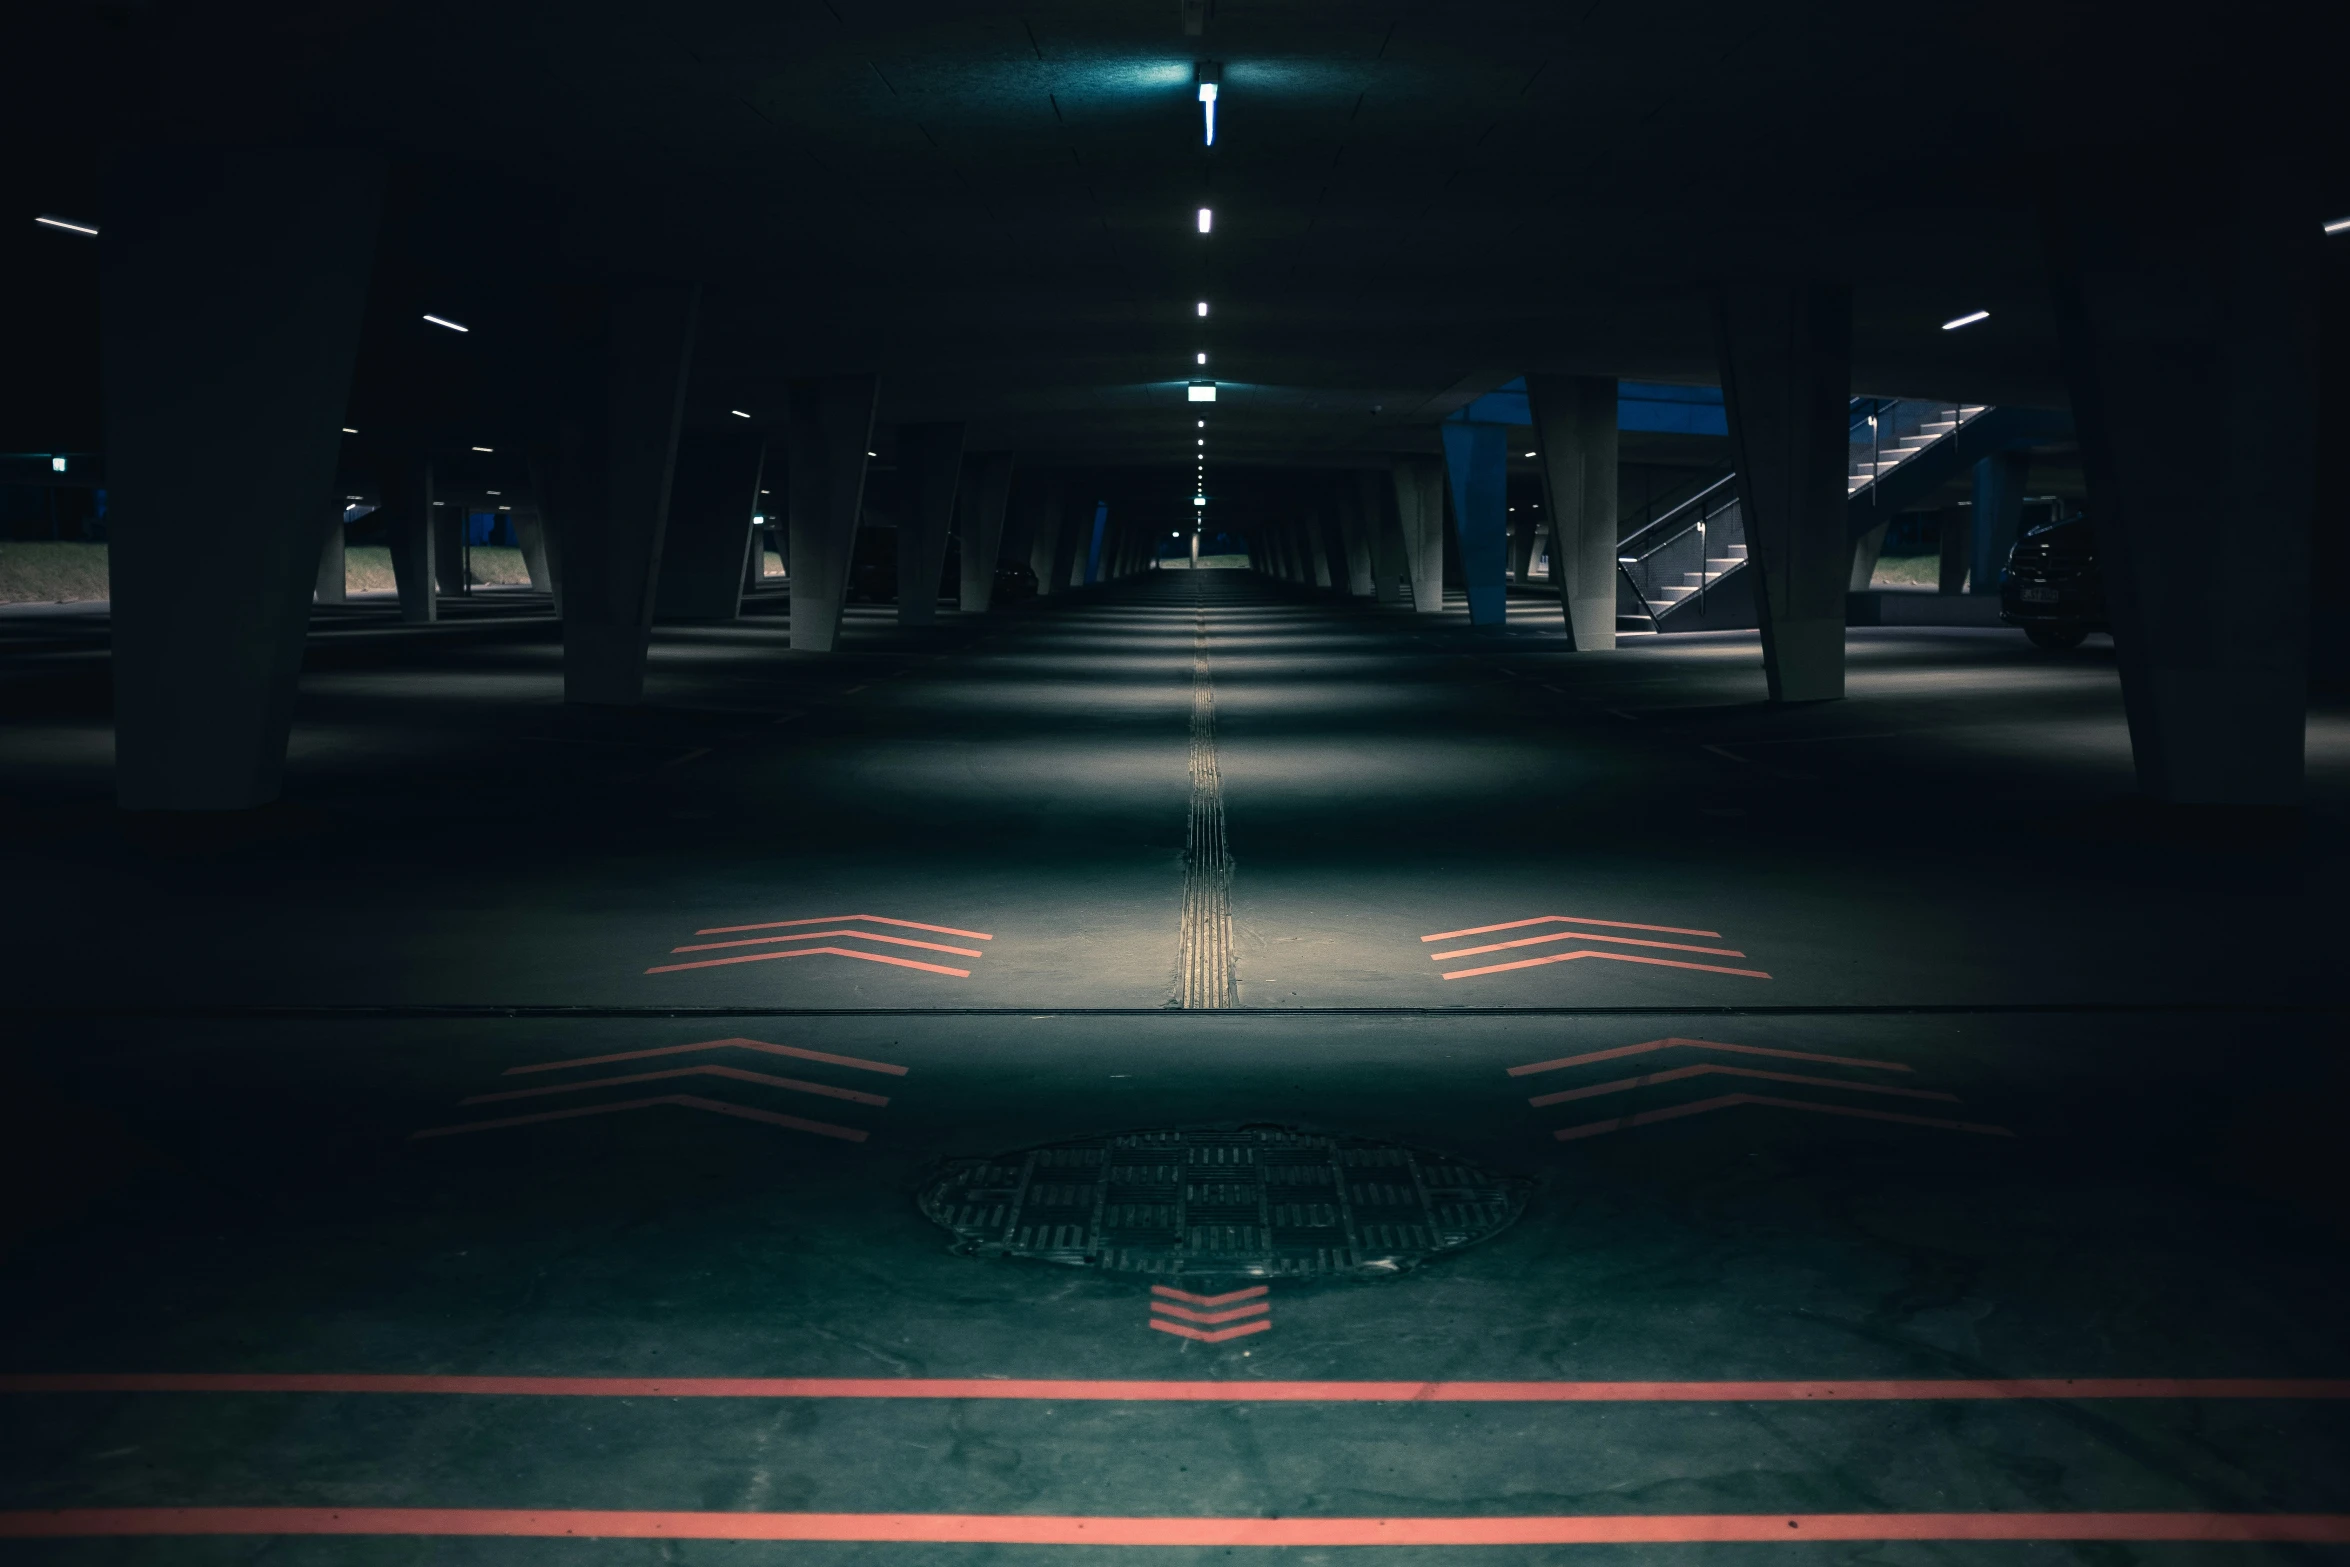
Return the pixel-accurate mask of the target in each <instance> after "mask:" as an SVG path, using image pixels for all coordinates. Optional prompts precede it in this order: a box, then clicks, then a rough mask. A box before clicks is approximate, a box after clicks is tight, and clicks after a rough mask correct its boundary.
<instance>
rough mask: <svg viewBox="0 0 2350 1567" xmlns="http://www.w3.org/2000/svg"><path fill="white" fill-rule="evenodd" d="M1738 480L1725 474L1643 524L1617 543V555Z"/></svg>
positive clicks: (1674, 537)
mask: <svg viewBox="0 0 2350 1567" xmlns="http://www.w3.org/2000/svg"><path fill="white" fill-rule="evenodd" d="M1737 478H1738V475H1737V474H1735V473H1725V474H1723V475H1722V476H1721V477H1720V478H1718V479H1716V480H1714V482H1713V483H1711V484H1709V485H1707V486H1706V487H1705V488H1704V489H1702V490H1699V491H1698V492H1697V493H1696V494H1695V495H1692V496H1690V497H1689V498H1688V499H1687V500H1685V501H1683V502H1681V504H1680V505H1678V506H1675V507H1674V508H1673V509H1672V510H1671V511H1668V512H1666V513H1665V514H1664V515H1663V516H1661V517H1659V518H1657V519H1656V520H1655V521H1654V522H1647V523H1642V524H1641V525H1640V526H1639V527H1637V528H1635V529H1633V530H1632V531H1631V532H1630V533H1627V534H1626V535H1624V537H1623V538H1621V539H1619V540H1617V541H1616V554H1617V555H1618V556H1619V557H1621V556H1622V555H1623V554H1624V553H1625V552H1626V551H1627V550H1630V549H1631V548H1632V547H1633V546H1634V545H1637V544H1642V543H1644V542H1646V540H1647V538H1648V536H1649V535H1650V534H1653V533H1655V532H1656V531H1657V530H1658V529H1659V528H1663V527H1667V526H1669V525H1670V524H1671V523H1672V522H1673V521H1674V519H1675V518H1678V517H1679V516H1681V514H1682V513H1684V512H1686V511H1688V510H1689V508H1690V507H1692V506H1703V505H1704V504H1705V502H1706V499H1707V498H1708V497H1709V496H1711V495H1713V494H1714V493H1715V492H1716V491H1718V490H1720V489H1721V488H1722V486H1724V485H1726V484H1731V483H1734V482H1736V480H1737ZM1699 515H1700V516H1702V515H1703V513H1702V512H1701V513H1700V514H1699ZM1688 531H1689V530H1688V529H1686V528H1684V529H1681V530H1680V532H1677V533H1675V534H1673V535H1672V537H1671V538H1668V539H1666V540H1664V541H1663V543H1664V544H1669V543H1671V542H1672V540H1673V539H1677V538H1679V537H1680V536H1681V534H1682V533H1686V532H1688ZM1652 548H1655V549H1661V548H1663V544H1658V545H1655V546H1652ZM1648 553H1650V550H1647V549H1644V550H1641V551H1640V552H1639V554H1638V555H1635V556H1634V557H1633V558H1634V559H1638V558H1639V555H1645V554H1648Z"/></svg>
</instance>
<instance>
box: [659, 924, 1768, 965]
mask: <svg viewBox="0 0 2350 1567" xmlns="http://www.w3.org/2000/svg"><path fill="white" fill-rule="evenodd" d="M1546 941H1612V942H1614V943H1615V944H1616V945H1618V946H1623V947H1662V948H1665V949H1666V950H1668V951H1672V952H1708V953H1711V954H1713V955H1714V956H1715V957H1717V958H1742V957H1744V956H1746V954H1745V953H1743V952H1740V951H1737V950H1736V949H1734V948H1731V947H1693V946H1691V945H1689V944H1688V943H1687V942H1685V941H1644V940H1642V939H1641V938H1640V937H1638V936H1602V935H1600V934H1599V933H1598V932H1597V931H1588V930H1556V931H1552V932H1551V933H1550V934H1549V935H1547V936H1520V937H1519V938H1518V939H1517V940H1515V941H1496V942H1493V943H1491V944H1490V945H1487V946H1483V947H1455V948H1453V949H1452V951H1450V952H1431V953H1429V954H1428V961H1429V962H1431V963H1441V962H1443V961H1444V960H1445V959H1446V958H1473V957H1476V956H1478V955H1479V954H1480V953H1486V952H1507V951H1509V950H1510V949H1511V948H1513V947H1538V946H1540V945H1541V944H1542V943H1544V942H1546ZM679 950H680V951H683V950H684V949H683V948H680V949H679Z"/></svg>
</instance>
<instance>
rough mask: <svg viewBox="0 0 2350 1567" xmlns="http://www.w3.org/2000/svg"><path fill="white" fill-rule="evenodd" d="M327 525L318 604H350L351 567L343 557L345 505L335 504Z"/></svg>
mask: <svg viewBox="0 0 2350 1567" xmlns="http://www.w3.org/2000/svg"><path fill="white" fill-rule="evenodd" d="M333 506H334V509H333V511H332V512H331V513H330V514H329V515H330V517H331V520H330V521H329V522H328V523H327V525H326V539H325V547H324V548H323V549H321V550H320V551H319V552H318V586H317V589H316V592H317V595H318V602H319V603H321V604H348V603H349V602H350V601H351V581H350V565H349V562H347V561H346V560H345V559H344V556H343V503H342V502H341V501H339V500H338V501H336V502H334V503H333Z"/></svg>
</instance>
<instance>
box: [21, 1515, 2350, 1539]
mask: <svg viewBox="0 0 2350 1567" xmlns="http://www.w3.org/2000/svg"><path fill="white" fill-rule="evenodd" d="M174 1535H179V1536H186V1535H277V1536H285V1535H400V1536H410V1537H419V1536H475V1537H508V1538H538V1539H605V1540H809V1541H813V1540H831V1541H863V1542H872V1543H888V1544H971V1545H1159V1546H1192V1547H1203V1546H1205V1547H1216V1546H1222V1547H1227V1548H1239V1547H1244V1546H1351V1545H1402V1546H1467V1545H1682V1544H1695V1543H1701V1542H1716V1541H1749V1542H1751V1541H1763V1540H1780V1541H1787V1542H1791V1543H1800V1542H1802V1541H1805V1540H2012V1541H2038V1540H2047V1541H2054V1540H2116V1541H2120V1540H2129V1541H2158V1540H2176V1541H2189V1542H2193V1543H2196V1544H2230V1545H2251V1544H2294V1545H2339V1544H2345V1543H2350V1513H1661V1514H1660V1513H1633V1514H1624V1513H1614V1514H1607V1513H1602V1514H1585V1515H1582V1516H1579V1517H1578V1516H1566V1517H1557V1516H1552V1517H1534V1518H1525V1517H1520V1518H1490V1517H1487V1518H1310V1517H1309V1518H1197V1517H1191V1518H1126V1517H1103V1516H1094V1517H1071V1516H1067V1515H1054V1514H1044V1513H723V1512H613V1511H600V1510H599V1511H587V1510H570V1509H555V1508H547V1509H524V1508H493V1507H87V1508H59V1509H54V1510H41V1511H25V1512H5V1513H0V1538H6V1539H17V1540H31V1539H76V1538H80V1539H87V1538H119V1537H125V1536H174Z"/></svg>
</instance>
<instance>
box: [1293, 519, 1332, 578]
mask: <svg viewBox="0 0 2350 1567" xmlns="http://www.w3.org/2000/svg"><path fill="white" fill-rule="evenodd" d="M1298 534H1299V537H1300V538H1301V539H1302V540H1303V541H1304V543H1305V547H1306V569H1307V570H1308V571H1309V572H1311V573H1312V576H1311V577H1310V578H1309V579H1308V580H1309V581H1311V582H1312V583H1313V585H1314V586H1315V587H1317V588H1324V589H1327V588H1328V587H1329V586H1330V537H1329V534H1328V533H1327V532H1326V531H1325V530H1324V529H1323V526H1322V514H1321V513H1320V512H1316V511H1309V512H1307V513H1306V515H1305V520H1304V521H1303V522H1302V523H1300V524H1299V525H1298Z"/></svg>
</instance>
